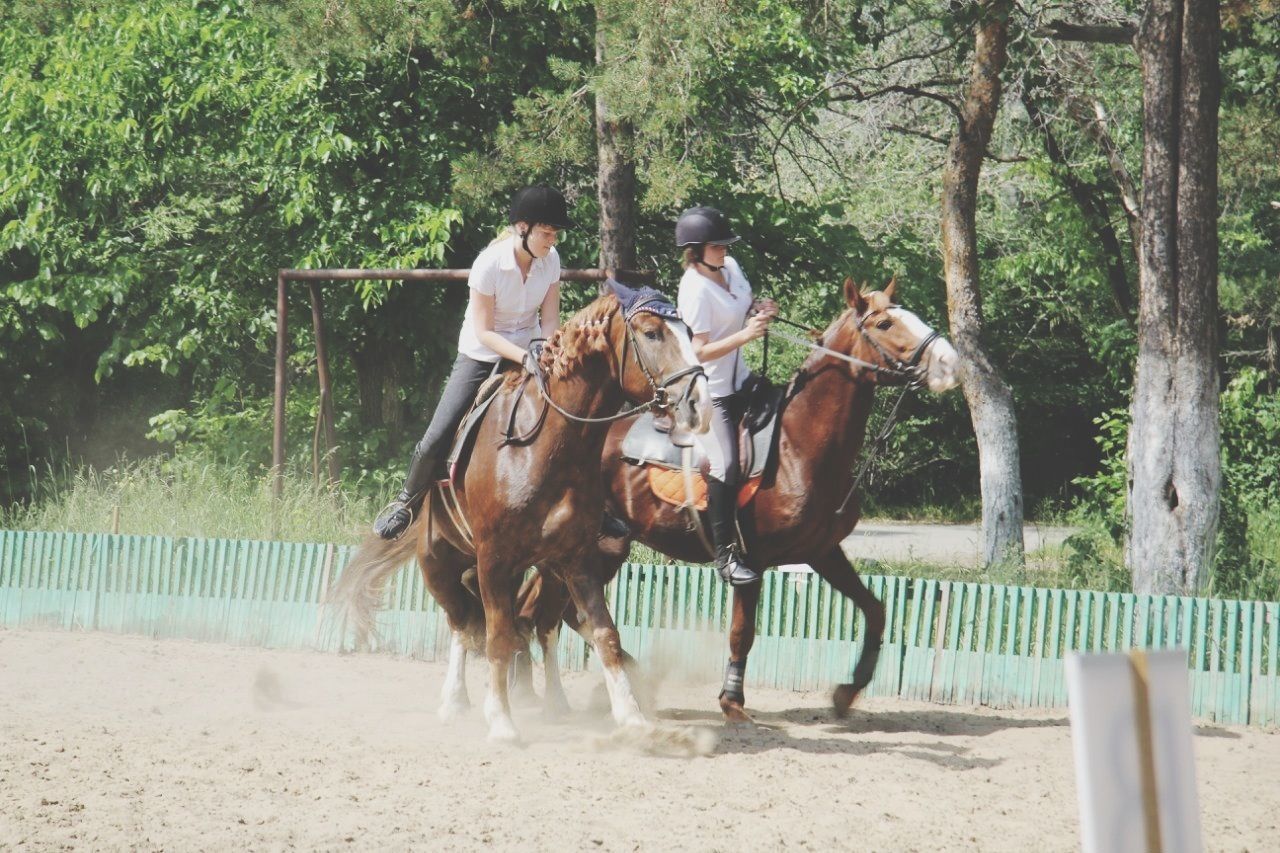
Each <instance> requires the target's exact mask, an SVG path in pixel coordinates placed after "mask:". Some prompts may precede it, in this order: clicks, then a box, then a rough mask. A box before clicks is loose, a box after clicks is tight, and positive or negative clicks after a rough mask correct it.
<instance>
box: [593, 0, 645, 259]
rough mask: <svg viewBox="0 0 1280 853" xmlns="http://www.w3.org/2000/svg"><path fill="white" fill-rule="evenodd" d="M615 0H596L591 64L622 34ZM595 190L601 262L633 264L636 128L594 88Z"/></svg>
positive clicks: (605, 56) (604, 58)
mask: <svg viewBox="0 0 1280 853" xmlns="http://www.w3.org/2000/svg"><path fill="white" fill-rule="evenodd" d="M622 5H623V4H620V3H618V2H616V0H597V2H596V65H597V66H602V65H606V64H607V63H608V61H609V55H610V52H611V47H610V45H611V42H613V41H614V40H615V39H620V38H621V37H623V33H621V32H619V19H624V20H625V17H626V14H625V13H626V11H627V10H626V9H625V8H619V7H620V6H622ZM595 99H596V105H595V106H596V110H595V112H596V116H595V118H596V194H597V198H598V199H599V201H600V266H602V267H605V268H608V269H619V268H623V269H633V268H634V267H635V266H636V164H635V160H634V159H633V158H634V155H633V153H632V146H633V140H634V137H635V130H634V128H633V127H632V124H631V122H630V121H628V120H626V119H621V118H619V117H618V116H617V115H615V114H614V110H612V109H611V106H610V102H609V101H610V99H609V94H608V93H607V92H606V91H604V90H603V89H602V88H597V89H596V92H595Z"/></svg>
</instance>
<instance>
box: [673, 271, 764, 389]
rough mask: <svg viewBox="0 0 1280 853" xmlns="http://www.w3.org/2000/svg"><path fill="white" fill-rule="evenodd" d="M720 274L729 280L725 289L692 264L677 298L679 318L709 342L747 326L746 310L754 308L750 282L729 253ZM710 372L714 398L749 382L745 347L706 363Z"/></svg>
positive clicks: (708, 384) (710, 383) (706, 368)
mask: <svg viewBox="0 0 1280 853" xmlns="http://www.w3.org/2000/svg"><path fill="white" fill-rule="evenodd" d="M720 274H721V275H723V276H724V278H725V281H727V282H729V290H728V291H726V290H725V289H724V288H723V287H721V286H720V285H719V284H717V283H716V282H714V281H712V280H711V279H709V278H707V277H706V276H704V275H703V274H702V273H700V272H698V270H697V268H696V267H689V268H688V269H686V270H685V271H684V277H683V278H681V279H680V295H679V296H678V297H677V299H676V304H677V307H678V308H679V309H680V317H681V319H683V320H684V322H685V324H686V325H688V326H689V330H690V331H691V332H693V333H694V334H695V335H703V334H705V335H706V336H707V341H708V343H712V342H715V341H718V340H720V339H722V338H727V337H728V336H729V335H732V334H734V333H735V332H740V331H742V327H743V326H744V325H746V321H747V310H748V309H749V308H751V302H752V299H751V283H750V282H748V281H747V277H746V276H745V275H743V274H742V267H740V266H738V262H737V261H735V260H734V259H733V258H731V257H728V256H726V257H725V259H724V269H723V270H721V273H720ZM702 366H703V368H704V369H705V370H706V371H707V386H708V388H709V389H710V391H711V396H712V397H727V396H729V395H730V394H732V393H734V392H735V391H737V390H738V389H739V388H741V387H742V383H743V382H746V381H747V365H746V363H745V362H744V361H743V360H742V348H741V347H739V348H738V349H736V350H734V351H733V352H731V353H728V354H726V355H722V356H720V357H719V358H717V359H713V360H712V361H707V362H703V365H702Z"/></svg>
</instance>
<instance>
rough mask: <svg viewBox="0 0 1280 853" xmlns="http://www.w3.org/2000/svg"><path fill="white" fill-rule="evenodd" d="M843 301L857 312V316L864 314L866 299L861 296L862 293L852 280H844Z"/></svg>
mask: <svg viewBox="0 0 1280 853" xmlns="http://www.w3.org/2000/svg"><path fill="white" fill-rule="evenodd" d="M844 301H845V304H846V305H848V306H849V307H850V308H852V309H853V310H854V311H857V312H858V313H859V314H863V313H866V310H867V298H866V297H865V296H863V295H862V291H861V290H860V289H859V288H858V285H857V284H855V283H854V281H853V279H852V278H846V279H845V280H844Z"/></svg>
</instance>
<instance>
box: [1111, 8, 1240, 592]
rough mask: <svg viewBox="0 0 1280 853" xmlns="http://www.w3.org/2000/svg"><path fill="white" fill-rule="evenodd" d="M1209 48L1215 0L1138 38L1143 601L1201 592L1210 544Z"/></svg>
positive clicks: (1138, 498) (1134, 512) (1214, 431)
mask: <svg viewBox="0 0 1280 853" xmlns="http://www.w3.org/2000/svg"><path fill="white" fill-rule="evenodd" d="M1218 37H1219V23H1218V5H1217V3H1216V2H1213V0H1151V2H1150V4H1149V5H1148V6H1147V10H1146V13H1145V15H1144V16H1143V20H1142V26H1141V28H1140V31H1139V35H1138V51H1139V54H1140V56H1141V59H1142V84H1143V99H1142V100H1143V123H1144V139H1143V152H1142V184H1143V187H1142V244H1141V257H1140V264H1139V277H1138V287H1139V294H1138V365H1137V371H1136V374H1135V377H1134V389H1133V425H1132V427H1131V428H1130V431H1129V448H1128V450H1129V458H1128V464H1129V496H1128V497H1129V503H1128V512H1129V521H1130V527H1129V541H1128V547H1127V548H1126V559H1127V562H1128V565H1129V570H1130V572H1131V574H1132V577H1133V589H1134V591H1135V592H1138V593H1144V594H1181V595H1192V594H1196V593H1199V592H1201V591H1203V590H1204V588H1205V585H1206V584H1207V582H1208V580H1209V573H1210V568H1211V560H1212V557H1213V550H1214V543H1215V541H1216V538H1217V526H1218V505H1219V500H1218V499H1219V489H1220V486H1221V481H1222V470H1221V461H1220V459H1219V449H1220V438H1219V434H1218V371H1217V358H1218V340H1217V316H1218V287H1217V280H1218V240H1217V218H1218V217H1217V208H1218V198H1217V197H1218V172H1217V160H1218V99H1219V80H1218Z"/></svg>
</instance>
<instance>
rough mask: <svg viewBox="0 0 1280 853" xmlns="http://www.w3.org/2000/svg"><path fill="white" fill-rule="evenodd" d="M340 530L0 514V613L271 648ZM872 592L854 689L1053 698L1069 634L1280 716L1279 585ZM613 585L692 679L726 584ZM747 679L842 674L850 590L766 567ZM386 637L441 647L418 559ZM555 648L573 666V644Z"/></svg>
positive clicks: (324, 574)
mask: <svg viewBox="0 0 1280 853" xmlns="http://www.w3.org/2000/svg"><path fill="white" fill-rule="evenodd" d="M353 550H354V549H353V548H351V547H350V546H340V545H332V544H319V543H298V542H262V541H253V540H227V539H196V538H190V539H173V538H167V537H158V536H119V535H110V534H89V533H46V532H28V531H0V627H24V626H25V627H57V628H63V629H71V630H98V631H113V632H119V633H131V634H142V635H146V636H151V637H157V638H171V637H172V638H188V639H194V640H205V641H212V642H225V643H234V644H242V645H255V646H264V647H272V648H302V649H319V650H323V651H334V650H337V649H338V648H339V647H340V646H341V645H343V644H344V643H346V642H348V638H344V637H342V636H339V635H338V634H337V632H335V631H333V630H331V629H330V628H329V626H328V625H327V624H326V623H325V622H324V621H323V619H322V615H323V614H322V609H321V607H320V602H322V601H323V600H324V597H325V594H326V592H327V590H328V588H329V586H330V585H331V584H332V583H333V582H334V580H335V579H336V578H337V577H338V575H339V574H340V573H341V571H342V570H343V568H344V567H345V566H346V564H347V561H348V560H349V559H350V557H351V555H352V553H353ZM864 580H865V581H866V583H867V584H868V586H869V587H870V588H871V590H872V591H873V592H874V593H875V594H876V596H877V597H878V598H879V599H880V600H881V601H882V602H883V603H884V605H885V609H886V614H887V625H886V628H885V632H884V636H883V647H882V652H881V655H880V665H879V667H878V669H877V671H876V676H875V680H874V681H873V682H872V684H871V686H870V688H869V689H868V693H869V695H873V696H901V697H904V698H908V699H920V700H925V701H932V702H939V703H959V704H982V705H989V706H993V707H999V708H1004V707H1046V708H1052V707H1062V706H1064V705H1065V704H1066V682H1065V674H1064V658H1065V655H1066V653H1067V652H1071V651H1090V652H1104V651H1124V650H1127V649H1130V648H1169V647H1180V648H1184V649H1186V650H1187V653H1188V666H1189V674H1190V678H1191V691H1192V703H1193V712H1194V713H1195V714H1196V716H1198V717H1200V718H1202V719H1206V720H1212V721H1219V722H1226V723H1249V724H1256V725H1277V724H1280V604H1278V603H1275V602H1253V601H1225V600H1218V599H1205V598H1182V597H1176V596H1139V595H1129V594H1121V593H1101V592H1090V591H1087V590H1061V589H1044V588H1038V587H1018V586H1001V585H996V584H977V583H961V582H952V581H937V580H915V579H910V578H903V577H879V576H870V577H866V578H864ZM609 600H610V602H611V604H612V608H613V613H614V617H615V619H616V620H617V622H618V626H619V629H620V630H621V633H622V639H623V644H624V646H625V647H626V648H627V649H628V650H629V651H630V652H631V653H632V654H634V655H635V656H636V657H638V658H640V659H641V660H645V661H648V662H649V663H650V664H651V665H653V666H655V667H659V668H661V667H664V666H668V665H670V666H678V668H679V670H680V671H681V672H684V673H689V674H691V675H694V676H698V675H702V676H705V677H706V678H707V679H708V680H711V681H715V680H717V679H718V678H719V676H720V674H721V672H722V669H723V666H724V660H725V657H726V642H725V635H726V632H727V629H728V623H729V619H730V613H731V603H732V599H731V595H730V591H729V590H728V589H726V588H725V587H724V585H723V584H721V583H720V581H719V579H718V578H717V577H716V576H715V573H714V572H713V571H712V570H711V569H709V568H705V567H697V566H650V565H636V564H632V565H627V566H624V567H623V570H622V572H621V573H620V575H619V576H618V578H617V579H616V580H615V581H614V583H613V584H611V585H610V589H609ZM758 626H759V629H758V633H757V639H756V643H755V647H754V649H753V650H752V653H751V658H750V663H749V666H748V672H747V680H748V683H749V684H753V685H760V686H768V687H776V688H782V689H792V690H809V689H821V688H825V687H828V686H829V685H831V684H834V683H836V682H839V681H844V680H846V679H847V678H848V676H849V674H850V673H851V672H852V669H853V664H854V661H855V660H856V659H857V656H858V653H859V651H860V650H861V648H862V643H863V642H864V640H865V637H864V635H863V625H862V620H861V617H860V616H859V614H858V612H857V608H856V607H854V605H853V604H852V603H851V602H849V601H847V600H845V598H844V597H843V596H841V595H840V594H838V593H836V592H835V591H834V590H833V589H832V588H831V587H830V586H829V585H828V584H827V583H825V582H824V581H822V580H820V579H819V578H818V577H817V576H816V575H813V574H812V573H810V572H807V571H785V570H783V571H775V572H769V573H768V574H767V575H766V578H765V583H764V587H763V590H762V594H761V600H760V609H759V613H758ZM379 628H380V631H379V634H380V646H379V648H380V649H381V650H383V651H388V652H392V653H397V654H404V655H411V656H414V657H419V658H424V659H428V660H430V659H435V658H437V657H440V656H443V655H444V654H446V653H447V648H448V627H447V625H446V623H445V619H444V615H443V613H441V611H440V609H439V608H438V607H437V606H436V605H435V603H434V602H433V601H432V600H431V598H430V596H428V595H427V593H426V590H425V588H424V586H423V583H422V578H421V576H420V575H419V573H418V572H417V571H415V570H412V569H409V568H406V570H405V571H402V572H400V573H398V574H397V575H396V576H395V577H394V578H393V580H392V583H391V585H390V588H389V591H388V600H387V608H386V610H385V611H384V612H383V613H382V614H381V616H380V619H379ZM560 652H561V659H562V661H564V662H565V664H566V665H567V666H569V667H570V668H573V669H582V668H585V667H586V666H588V663H589V655H588V654H587V649H586V647H585V644H584V643H583V642H582V640H581V639H579V638H578V637H577V636H574V635H572V634H571V633H569V634H566V635H564V636H562V638H561V649H560Z"/></svg>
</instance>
